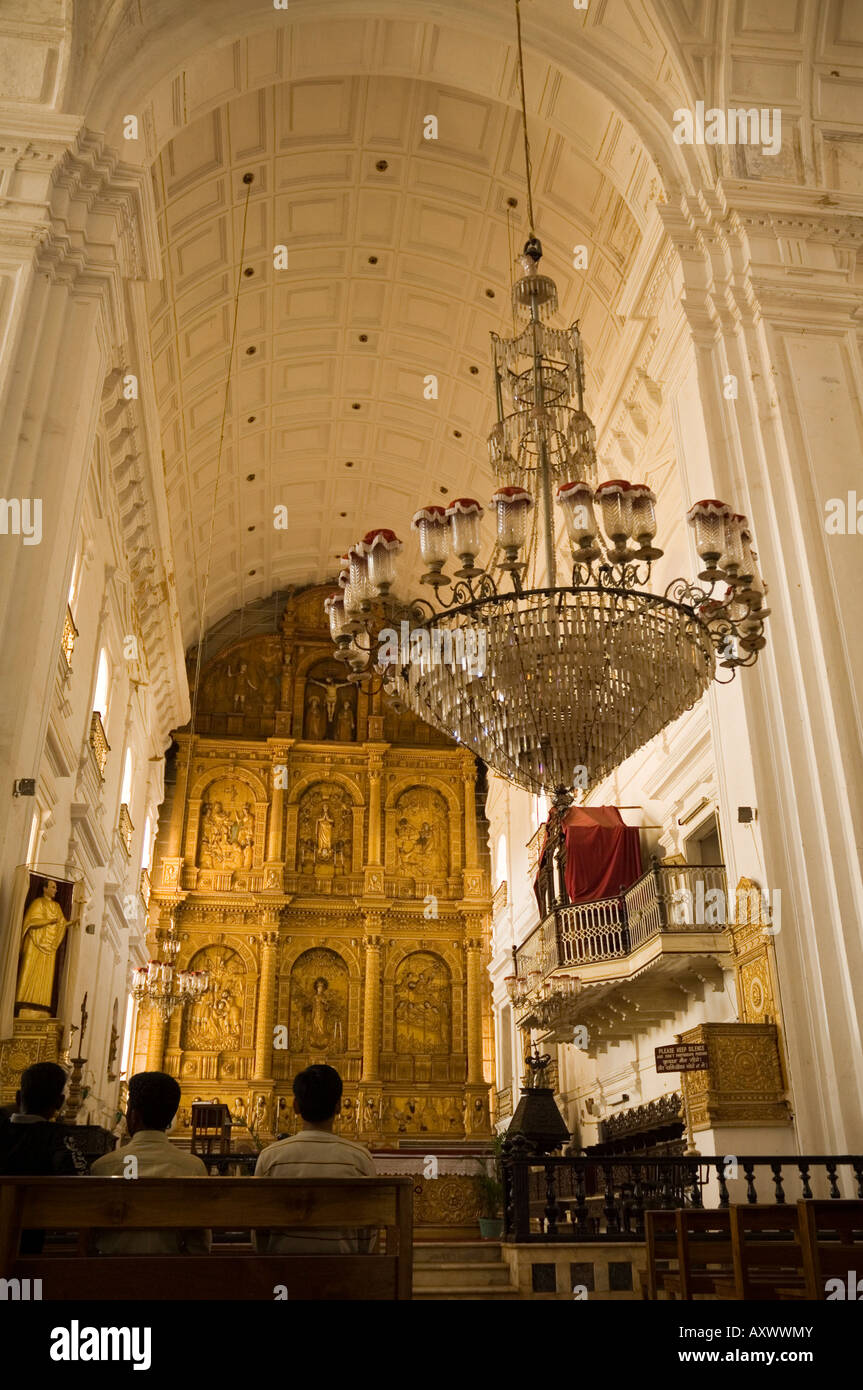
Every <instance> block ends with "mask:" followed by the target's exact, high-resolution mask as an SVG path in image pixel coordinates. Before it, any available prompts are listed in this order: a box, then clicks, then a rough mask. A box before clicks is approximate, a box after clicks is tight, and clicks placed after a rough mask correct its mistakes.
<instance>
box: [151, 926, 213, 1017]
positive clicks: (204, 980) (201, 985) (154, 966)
mask: <svg viewBox="0 0 863 1390" xmlns="http://www.w3.org/2000/svg"><path fill="white" fill-rule="evenodd" d="M156 941H157V945H158V951H157V956H158V958H157V959H156V960H150V961H148V962H147V964H146V965H139V966H138V967H137V968H136V969H135V970H133V972H132V994H133V996H134V999H135V1002H136V1003H137V1004H141V1005H143V1006H146V1007H149V1008H151V1009H155V1010H156V1012H157V1013H158V1014H159V1015H160V1016H161V1017H162V1018H163V1019H165V1020H166V1021H167V1020H168V1019H169V1018H170V1017H171V1014H172V1013H173V1012H174V1009H175V1008H177V1006H178V1005H182V1004H189V1003H193V1002H194V1001H195V1000H198V999H200V998H201V997H202V996H203V995H204V994H206V992H207V990H208V989H209V987H210V976H209V973H208V971H206V970H177V969H176V962H177V956H178V955H179V954H180V938H179V937H178V936H177V933H176V930H175V927H174V922H173V920H172V921H171V925H170V927H169V928H168V929H167V930H161V929H160V930H159V931H157V932H156Z"/></svg>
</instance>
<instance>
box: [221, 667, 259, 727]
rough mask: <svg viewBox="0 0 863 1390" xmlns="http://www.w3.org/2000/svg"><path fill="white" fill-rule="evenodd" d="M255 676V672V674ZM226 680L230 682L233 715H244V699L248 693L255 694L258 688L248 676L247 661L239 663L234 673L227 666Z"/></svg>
mask: <svg viewBox="0 0 863 1390" xmlns="http://www.w3.org/2000/svg"><path fill="white" fill-rule="evenodd" d="M255 674H257V672H256V673H255ZM228 680H229V681H231V698H232V705H231V708H232V710H233V712H234V714H244V713H245V710H246V699H247V697H248V694H249V692H250V691H254V692H255V693H257V690H258V686H257V685H255V684H254V683H253V682H252V680H251V678H250V676H249V664H248V662H247V661H240V662H239V663H238V664H237V669H236V670H235V671H232V670H231V667H230V665H229V666H228Z"/></svg>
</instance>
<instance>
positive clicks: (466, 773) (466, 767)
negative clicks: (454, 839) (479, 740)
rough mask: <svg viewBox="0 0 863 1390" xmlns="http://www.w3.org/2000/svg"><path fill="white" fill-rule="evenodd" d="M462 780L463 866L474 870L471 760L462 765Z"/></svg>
mask: <svg viewBox="0 0 863 1390" xmlns="http://www.w3.org/2000/svg"><path fill="white" fill-rule="evenodd" d="M462 777H463V778H464V866H465V868H466V869H476V868H477V867H478V865H479V860H478V858H477V845H476V768H475V766H474V761H473V758H471V759H470V760H469V761H465V762H464V763H463V764H462Z"/></svg>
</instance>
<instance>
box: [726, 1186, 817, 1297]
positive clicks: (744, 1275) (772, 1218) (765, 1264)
mask: <svg viewBox="0 0 863 1390" xmlns="http://www.w3.org/2000/svg"><path fill="white" fill-rule="evenodd" d="M728 1210H729V1214H730V1220H731V1253H732V1259H733V1263H734V1272H733V1277H732V1278H731V1279H729V1280H727V1281H725V1280H717V1284H716V1292H717V1294H718V1295H719V1296H720V1297H721V1298H728V1299H738V1300H746V1301H749V1300H760V1301H762V1302H775V1301H777V1300H785V1299H791V1298H804V1297H805V1294H806V1284H805V1278H804V1268H803V1239H802V1236H801V1226H800V1214H799V1212H798V1210H797V1208H796V1207H795V1206H785V1205H777V1204H775V1203H773V1204H770V1205H767V1204H763V1205H752V1206H749V1205H738V1206H732V1207H729V1209H728Z"/></svg>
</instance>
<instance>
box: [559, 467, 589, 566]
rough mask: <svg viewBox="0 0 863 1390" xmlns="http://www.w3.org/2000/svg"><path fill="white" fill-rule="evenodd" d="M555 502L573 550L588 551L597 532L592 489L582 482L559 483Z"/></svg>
mask: <svg viewBox="0 0 863 1390" xmlns="http://www.w3.org/2000/svg"><path fill="white" fill-rule="evenodd" d="M557 501H558V504H559V506H560V509H561V511H562V512H563V519H564V523H565V525H566V534H567V535H568V537H569V541H570V544H571V546H572V548H573V550H588V549H589V548H590V547H591V546H592V545H593V542H594V541H595V539H596V533H597V530H598V527H597V524H596V516H595V514H594V510H593V488H592V487H591V486H590V484H589V483H583V482H573V483H561V484H560V487H559V488H558V489H557Z"/></svg>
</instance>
